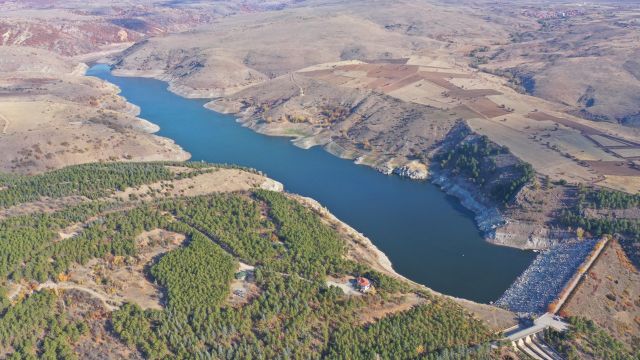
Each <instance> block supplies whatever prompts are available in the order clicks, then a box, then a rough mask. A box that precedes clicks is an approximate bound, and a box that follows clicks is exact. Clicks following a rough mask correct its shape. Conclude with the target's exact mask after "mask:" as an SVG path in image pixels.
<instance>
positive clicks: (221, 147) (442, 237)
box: [87, 65, 534, 302]
mask: <svg viewBox="0 0 640 360" xmlns="http://www.w3.org/2000/svg"><path fill="white" fill-rule="evenodd" d="M87 74H88V75H92V76H97V77H100V78H102V79H104V80H107V81H109V82H111V83H113V84H116V85H118V86H119V87H120V88H121V89H122V95H123V96H124V97H126V98H127V99H128V100H129V101H130V102H131V103H133V104H136V105H138V106H140V108H141V109H142V113H141V117H142V118H144V119H147V120H149V121H151V122H153V123H155V124H157V125H159V126H160V128H161V130H160V131H159V132H158V135H160V136H164V137H168V138H171V139H173V140H175V142H176V143H177V144H179V145H180V146H182V147H183V148H184V149H185V150H186V151H188V152H190V153H191V154H192V156H193V157H192V160H197V161H199V160H205V161H209V162H215V163H233V164H239V165H244V166H248V167H252V168H255V169H258V170H261V171H263V172H265V173H266V174H267V175H269V176H270V177H271V178H273V179H276V180H278V181H280V182H282V183H283V184H284V185H285V189H287V190H288V191H290V192H294V193H298V194H301V195H304V196H309V197H312V198H314V199H316V200H318V201H320V202H321V203H322V204H323V205H324V206H326V207H327V208H328V209H329V210H330V211H331V212H332V213H334V214H335V215H336V216H338V217H339V218H340V219H341V220H343V221H345V222H347V223H348V224H349V225H351V226H353V227H354V228H355V229H357V230H358V231H360V232H362V233H364V235H366V236H367V237H369V238H370V239H371V240H372V241H373V243H374V244H375V245H376V246H377V247H378V248H380V250H382V251H384V252H385V253H386V254H387V256H388V257H389V258H390V259H391V262H392V263H393V266H394V268H395V269H396V271H397V272H399V273H400V274H402V275H404V276H406V277H408V278H409V279H412V280H414V281H416V282H419V283H421V284H424V285H426V286H428V287H430V288H432V289H434V290H436V291H440V292H443V293H446V294H450V295H453V296H457V297H463V298H467V299H470V300H475V301H479V302H489V301H493V300H496V299H498V297H500V295H501V294H502V293H503V292H504V291H505V290H506V289H507V288H508V287H509V285H510V284H511V283H512V282H513V280H515V278H516V277H517V276H518V275H519V274H520V273H522V271H524V269H525V268H526V267H527V266H528V265H529V264H530V263H531V261H532V260H533V257H534V256H533V255H534V254H533V253H531V252H525V251H520V250H515V249H510V248H505V247H498V246H494V245H491V244H489V243H487V242H485V241H484V240H483V239H482V237H481V234H480V233H479V232H478V229H477V228H476V226H475V223H474V221H473V217H472V214H470V213H469V212H468V211H467V210H466V209H464V208H463V207H462V206H461V205H460V204H459V203H458V201H457V200H456V199H454V198H451V197H449V196H447V195H446V194H444V193H443V192H441V191H440V190H439V189H438V188H437V187H436V186H435V185H432V184H430V183H427V182H417V181H412V180H407V179H402V178H399V177H397V176H386V175H383V174H380V173H378V172H377V171H375V170H373V169H371V168H368V167H365V166H359V165H355V164H353V162H351V161H347V160H342V159H339V158H337V157H334V156H333V155H331V154H329V153H327V152H325V151H324V150H323V149H321V148H318V147H316V148H312V149H310V150H303V149H300V148H297V147H295V146H293V145H292V144H291V142H290V141H289V140H288V139H286V138H278V137H268V136H264V135H260V134H257V133H255V132H253V131H251V130H250V129H247V128H244V127H242V126H241V125H240V124H238V123H237V122H236V121H235V119H234V117H232V116H229V115H223V114H218V113H215V112H212V111H210V110H207V109H205V108H204V107H203V105H204V104H205V103H206V101H204V100H192V99H185V98H182V97H179V96H177V95H175V94H173V93H171V92H169V91H168V90H167V84H166V83H164V82H162V81H158V80H152V79H144V78H126V77H115V76H113V75H111V73H110V71H109V68H108V67H107V66H104V65H96V66H94V67H92V68H91V69H90V70H89V71H88V73H87Z"/></svg>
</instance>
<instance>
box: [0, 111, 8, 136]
mask: <svg viewBox="0 0 640 360" xmlns="http://www.w3.org/2000/svg"><path fill="white" fill-rule="evenodd" d="M0 120H2V122H3V123H4V125H3V126H2V134H3V135H4V134H6V133H7V129H8V128H9V119H7V118H6V116H4V115H2V114H0Z"/></svg>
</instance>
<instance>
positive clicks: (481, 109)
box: [467, 98, 509, 118]
mask: <svg viewBox="0 0 640 360" xmlns="http://www.w3.org/2000/svg"><path fill="white" fill-rule="evenodd" d="M467 106H469V107H470V108H471V109H473V110H474V111H476V112H478V113H480V114H482V115H484V116H486V117H488V118H494V117H498V116H504V115H507V114H509V112H508V111H507V110H505V109H503V108H501V107H499V106H498V104H496V103H494V102H493V101H491V100H489V99H487V98H479V99H475V100H472V101H470V102H469V103H468V104H467Z"/></svg>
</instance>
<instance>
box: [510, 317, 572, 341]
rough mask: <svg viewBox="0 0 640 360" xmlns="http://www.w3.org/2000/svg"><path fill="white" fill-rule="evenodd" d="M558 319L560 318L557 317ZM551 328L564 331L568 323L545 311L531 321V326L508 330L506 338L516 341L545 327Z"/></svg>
mask: <svg viewBox="0 0 640 360" xmlns="http://www.w3.org/2000/svg"><path fill="white" fill-rule="evenodd" d="M558 319H560V318H558ZM548 327H550V328H553V329H556V330H558V331H565V330H566V329H567V328H568V327H569V324H567V323H566V322H565V321H563V320H556V319H555V317H554V315H553V314H549V313H546V314H544V315H542V316H540V317H539V318H537V319H535V320H534V321H533V326H530V327H527V328H518V329H515V330H513V331H511V332H508V333H507V334H506V335H507V339H509V340H511V341H517V340H520V339H522V338H525V337H527V336H530V335H533V334H536V333H538V332H540V331H542V330H544V329H546V328H548Z"/></svg>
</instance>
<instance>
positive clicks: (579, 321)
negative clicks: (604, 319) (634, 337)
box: [545, 317, 640, 360]
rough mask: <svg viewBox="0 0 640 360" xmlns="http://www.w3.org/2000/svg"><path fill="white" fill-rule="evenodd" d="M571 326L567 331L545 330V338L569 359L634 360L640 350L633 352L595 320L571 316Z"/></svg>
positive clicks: (638, 355) (639, 355) (639, 353)
mask: <svg viewBox="0 0 640 360" xmlns="http://www.w3.org/2000/svg"><path fill="white" fill-rule="evenodd" d="M569 323H570V324H571V328H570V330H569V331H567V332H566V333H559V332H557V331H555V330H547V331H546V332H545V340H546V341H547V342H548V343H549V344H551V345H552V346H553V347H554V348H556V349H557V350H558V351H559V352H560V354H562V355H563V356H564V357H565V358H567V359H569V360H578V359H583V358H584V356H585V355H587V356H589V357H592V358H595V359H615V360H633V359H637V358H638V357H640V352H636V353H632V352H631V351H629V349H627V348H626V347H625V346H624V344H622V343H621V342H619V341H617V340H616V339H614V338H613V337H611V336H610V335H609V334H607V332H606V331H605V330H603V329H602V328H600V327H598V326H597V325H596V324H595V323H594V322H593V321H591V320H588V319H585V318H582V317H571V318H569Z"/></svg>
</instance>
